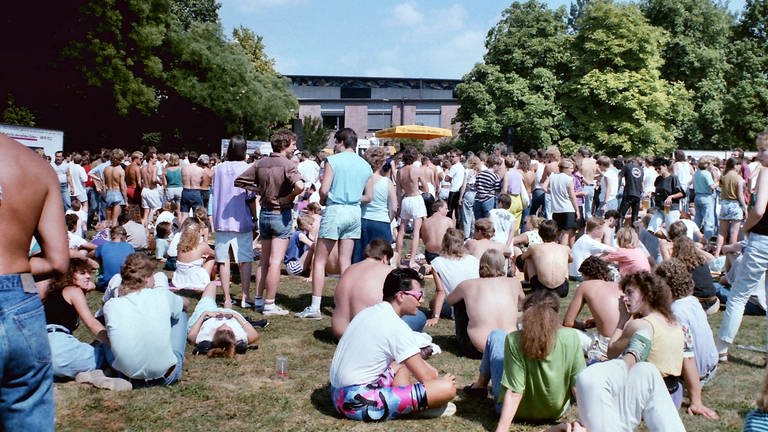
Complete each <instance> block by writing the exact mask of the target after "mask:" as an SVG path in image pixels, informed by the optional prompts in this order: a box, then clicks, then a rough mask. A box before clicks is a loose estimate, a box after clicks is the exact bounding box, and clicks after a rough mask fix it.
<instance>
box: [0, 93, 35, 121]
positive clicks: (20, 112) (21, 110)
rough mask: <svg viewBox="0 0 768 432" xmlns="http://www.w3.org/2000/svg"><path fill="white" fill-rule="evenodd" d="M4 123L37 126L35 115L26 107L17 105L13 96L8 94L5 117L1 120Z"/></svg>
mask: <svg viewBox="0 0 768 432" xmlns="http://www.w3.org/2000/svg"><path fill="white" fill-rule="evenodd" d="M0 119H1V120H2V122H3V123H6V124H10V125H16V126H28V127H33V126H35V114H34V113H33V112H32V110H30V109H29V108H27V107H25V106H19V105H16V100H15V99H14V98H13V95H12V94H10V93H8V101H7V105H6V107H5V109H4V110H3V116H2V117H1V118H0Z"/></svg>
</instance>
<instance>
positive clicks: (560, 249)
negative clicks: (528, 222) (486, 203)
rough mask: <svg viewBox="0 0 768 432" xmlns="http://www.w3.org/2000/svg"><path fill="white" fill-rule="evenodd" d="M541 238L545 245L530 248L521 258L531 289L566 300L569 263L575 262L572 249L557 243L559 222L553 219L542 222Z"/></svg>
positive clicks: (540, 227)
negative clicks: (552, 292)
mask: <svg viewBox="0 0 768 432" xmlns="http://www.w3.org/2000/svg"><path fill="white" fill-rule="evenodd" d="M539 236H541V240H542V241H543V242H544V243H542V244H539V245H535V246H531V247H529V248H528V249H527V250H526V251H525V252H523V254H522V255H521V256H520V257H521V258H522V260H523V261H524V262H525V269H526V276H527V278H528V280H529V281H530V282H531V289H532V290H538V289H548V290H552V291H555V292H557V294H558V295H559V296H560V298H565V297H566V296H567V295H568V263H569V262H571V261H573V256H572V255H571V249H570V248H569V247H568V246H563V245H561V244H558V243H555V240H556V239H557V222H555V221H553V220H551V219H548V220H545V221H543V222H541V225H539ZM529 258H530V261H529V260H528V259H529Z"/></svg>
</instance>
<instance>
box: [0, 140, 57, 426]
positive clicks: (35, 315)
mask: <svg viewBox="0 0 768 432" xmlns="http://www.w3.org/2000/svg"><path fill="white" fill-rule="evenodd" d="M0 154H2V155H3V157H2V158H0V238H2V239H3V247H2V248H0V326H1V327H0V335H2V336H1V340H2V343H0V359H1V361H2V364H3V365H4V366H3V368H2V371H1V372H0V376H1V377H2V380H1V381H0V382H1V384H0V393H2V399H0V429H2V430H7V431H13V430H19V431H22V430H29V431H53V426H54V420H53V368H52V366H51V351H50V349H49V347H48V337H47V332H46V330H45V313H44V311H43V305H42V303H41V302H40V299H39V298H38V296H37V288H36V287H35V281H34V280H33V276H34V277H35V278H40V279H42V278H46V277H51V276H54V275H55V274H57V273H59V274H60V273H64V272H66V271H67V268H68V267H69V251H68V249H67V232H66V227H65V226H64V224H63V223H62V221H63V220H64V206H63V204H62V197H61V190H60V188H59V181H58V179H57V177H56V175H55V174H54V172H53V171H52V170H51V168H50V165H49V164H48V163H47V162H46V161H45V160H44V159H40V157H39V156H37V155H36V154H35V152H33V151H31V150H29V149H28V148H26V147H24V146H23V145H21V144H19V143H17V142H16V141H13V140H11V139H9V138H7V137H6V136H4V135H0ZM30 179H33V180H34V181H30ZM33 235H34V237H35V239H36V240H37V242H38V243H39V244H40V248H41V251H42V253H40V254H36V255H33V256H32V257H30V256H29V254H28V251H29V245H30V241H31V240H32V236H33Z"/></svg>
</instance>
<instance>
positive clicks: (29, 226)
mask: <svg viewBox="0 0 768 432" xmlns="http://www.w3.org/2000/svg"><path fill="white" fill-rule="evenodd" d="M0 154H2V155H3V157H2V158H0V191H1V192H2V193H1V194H0V238H2V239H3V247H1V248H0V274H2V275H8V274H17V273H28V272H30V271H32V272H33V273H37V274H41V275H42V274H46V273H51V271H52V270H57V271H62V270H63V269H62V267H63V268H64V269H65V268H66V266H67V261H68V256H69V254H68V250H67V232H66V228H65V227H64V223H63V222H64V206H63V203H62V201H61V195H60V193H59V181H58V179H57V177H56V174H55V173H54V172H53V170H52V169H51V167H50V165H49V164H48V163H47V162H45V160H43V159H41V158H40V156H38V155H37V154H36V153H35V152H33V151H32V150H30V149H29V148H27V147H24V146H23V145H21V144H19V143H18V142H16V141H13V140H11V139H10V138H7V137H6V136H5V135H0ZM33 235H34V237H35V238H37V240H38V242H39V244H40V248H41V249H42V252H43V258H40V257H37V258H36V257H33V258H31V259H30V258H29V248H30V242H31V240H32V237H33ZM43 261H45V262H43ZM46 262H47V263H48V264H47V265H46ZM62 262H63V265H61V263H62ZM51 263H53V264H51ZM38 264H40V265H38Z"/></svg>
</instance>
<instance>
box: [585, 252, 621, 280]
mask: <svg viewBox="0 0 768 432" xmlns="http://www.w3.org/2000/svg"><path fill="white" fill-rule="evenodd" d="M579 273H581V274H582V276H584V277H585V278H589V279H597V280H604V281H607V282H611V281H613V277H612V276H611V269H610V267H608V263H607V262H605V261H604V260H602V259H600V258H598V257H596V256H590V257H587V259H585V260H584V262H582V263H581V265H580V266H579Z"/></svg>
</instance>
